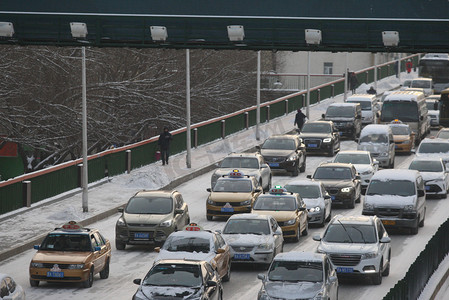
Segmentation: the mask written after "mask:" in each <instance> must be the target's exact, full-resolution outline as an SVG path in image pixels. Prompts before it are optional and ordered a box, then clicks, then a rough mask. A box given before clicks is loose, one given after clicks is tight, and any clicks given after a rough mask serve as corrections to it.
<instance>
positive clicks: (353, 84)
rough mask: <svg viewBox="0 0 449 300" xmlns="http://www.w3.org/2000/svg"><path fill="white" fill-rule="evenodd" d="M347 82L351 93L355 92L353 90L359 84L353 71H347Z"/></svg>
mask: <svg viewBox="0 0 449 300" xmlns="http://www.w3.org/2000/svg"><path fill="white" fill-rule="evenodd" d="M348 84H349V88H350V89H351V91H352V94H355V92H356V91H355V90H356V89H357V87H358V86H359V81H358V80H357V76H356V75H355V73H354V72H349V77H348Z"/></svg>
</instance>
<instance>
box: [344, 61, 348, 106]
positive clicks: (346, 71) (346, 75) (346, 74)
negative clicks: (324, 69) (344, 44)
mask: <svg viewBox="0 0 449 300" xmlns="http://www.w3.org/2000/svg"><path fill="white" fill-rule="evenodd" d="M345 60H346V63H345V94H344V96H343V101H346V99H347V98H348V71H349V70H348V52H346V58H345Z"/></svg>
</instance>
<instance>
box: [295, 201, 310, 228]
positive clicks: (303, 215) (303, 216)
mask: <svg viewBox="0 0 449 300" xmlns="http://www.w3.org/2000/svg"><path fill="white" fill-rule="evenodd" d="M296 204H297V206H298V209H299V208H300V207H302V208H303V209H305V208H306V204H305V203H304V201H303V200H302V198H301V197H300V196H297V198H296ZM297 214H298V216H299V224H300V227H299V228H307V227H308V223H307V216H308V212H307V209H305V210H298V211H297Z"/></svg>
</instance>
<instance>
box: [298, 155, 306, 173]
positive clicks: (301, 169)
mask: <svg viewBox="0 0 449 300" xmlns="http://www.w3.org/2000/svg"><path fill="white" fill-rule="evenodd" d="M306 159H307V158H306V156H304V162H303V163H302V166H301V168H299V172H301V173H304V172H305V171H306Z"/></svg>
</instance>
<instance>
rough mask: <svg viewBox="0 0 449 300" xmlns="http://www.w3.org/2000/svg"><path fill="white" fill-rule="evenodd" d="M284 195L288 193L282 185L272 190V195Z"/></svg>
mask: <svg viewBox="0 0 449 300" xmlns="http://www.w3.org/2000/svg"><path fill="white" fill-rule="evenodd" d="M284 193H288V191H287V190H286V189H285V188H283V187H282V186H280V185H276V186H275V187H274V188H272V189H271V190H270V194H274V195H280V194H284Z"/></svg>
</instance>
